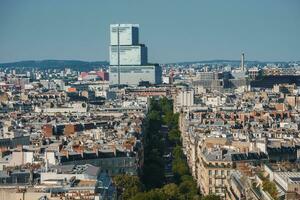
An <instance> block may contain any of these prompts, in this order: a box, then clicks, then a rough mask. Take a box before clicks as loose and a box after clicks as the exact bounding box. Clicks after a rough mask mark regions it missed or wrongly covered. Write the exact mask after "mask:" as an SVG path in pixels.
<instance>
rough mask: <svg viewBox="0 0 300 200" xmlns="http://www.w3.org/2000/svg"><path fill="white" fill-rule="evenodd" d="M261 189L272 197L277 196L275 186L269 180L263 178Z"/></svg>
mask: <svg viewBox="0 0 300 200" xmlns="http://www.w3.org/2000/svg"><path fill="white" fill-rule="evenodd" d="M263 190H264V191H266V192H268V193H269V194H270V195H271V197H272V198H273V199H277V198H278V197H277V195H278V192H277V188H276V185H275V183H273V182H270V181H269V180H264V181H263Z"/></svg>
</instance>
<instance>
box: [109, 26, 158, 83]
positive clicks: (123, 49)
mask: <svg viewBox="0 0 300 200" xmlns="http://www.w3.org/2000/svg"><path fill="white" fill-rule="evenodd" d="M109 53H110V55H109V56H110V57H109V58H110V70H109V72H110V84H111V85H116V84H118V85H119V84H126V85H138V84H139V82H141V81H148V82H149V83H152V84H159V83H161V68H160V66H159V65H158V64H150V63H148V52H147V47H146V46H145V45H144V44H139V25H137V24H112V25H110V47H109Z"/></svg>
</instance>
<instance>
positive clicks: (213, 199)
mask: <svg viewBox="0 0 300 200" xmlns="http://www.w3.org/2000/svg"><path fill="white" fill-rule="evenodd" d="M201 200H221V198H220V197H219V196H217V195H214V194H210V195H207V196H205V197H202V198H201Z"/></svg>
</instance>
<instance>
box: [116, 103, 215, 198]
mask: <svg viewBox="0 0 300 200" xmlns="http://www.w3.org/2000/svg"><path fill="white" fill-rule="evenodd" d="M178 120H179V114H178V113H175V114H174V113H173V104H172V101H171V100H168V99H167V98H162V99H159V100H155V99H151V101H150V107H149V111H148V115H147V118H146V119H145V122H144V130H143V132H144V167H143V173H142V175H141V181H140V179H139V178H138V177H136V176H129V175H120V176H117V177H115V178H114V182H115V184H116V186H117V188H118V192H119V193H122V196H121V199H124V200H127V199H130V200H146V199H147V200H152V199H153V200H189V199H191V200H192V199H195V200H199V199H201V200H218V199H219V197H217V196H214V195H209V196H206V197H202V196H200V194H199V192H198V189H197V184H196V182H195V181H194V180H193V177H192V176H191V174H190V172H189V168H188V165H187V161H186V157H185V155H184V153H183V151H182V146H181V138H180V131H179V128H178ZM163 124H164V125H167V126H168V129H169V132H168V137H167V138H165V137H164V135H163V134H162V133H161V127H162V125H163ZM166 140H167V141H166ZM167 143H168V144H169V145H170V146H171V148H172V149H173V150H172V158H173V159H172V172H173V174H174V183H169V184H164V183H165V178H164V160H163V158H162V157H163V155H164V153H165V150H166V149H165V148H166V144H167Z"/></svg>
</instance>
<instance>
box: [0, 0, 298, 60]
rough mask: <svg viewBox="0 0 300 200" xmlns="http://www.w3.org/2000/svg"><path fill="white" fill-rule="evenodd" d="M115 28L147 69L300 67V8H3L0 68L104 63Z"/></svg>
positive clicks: (66, 1)
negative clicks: (130, 34) (131, 39)
mask: <svg viewBox="0 0 300 200" xmlns="http://www.w3.org/2000/svg"><path fill="white" fill-rule="evenodd" d="M112 23H134V24H140V42H141V43H144V44H146V45H147V46H148V52H149V55H148V60H149V61H150V62H157V63H168V62H180V61H202V60H212V59H235V60H238V59H239V58H240V54H241V52H245V56H246V60H260V61H296V60H297V61H299V60H300V1H299V0H226V1H225V0H0V62H2V63H3V62H12V61H21V60H43V59H68V60H71V59H74V60H84V61H102V60H108V56H109V52H108V48H109V25H110V24H112Z"/></svg>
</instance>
